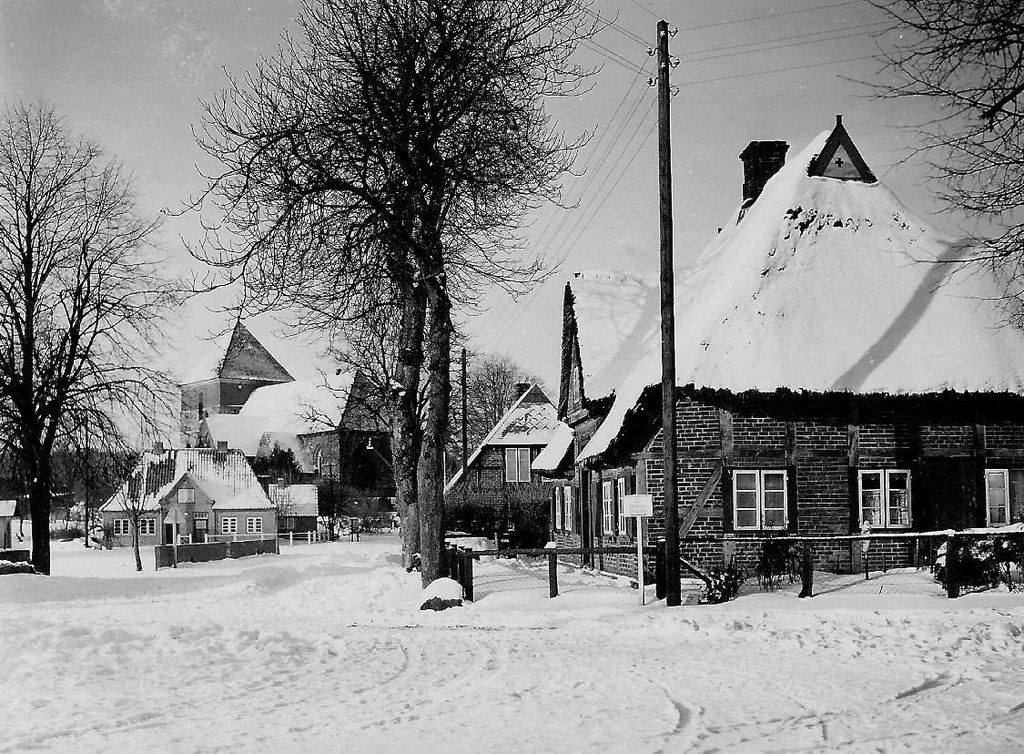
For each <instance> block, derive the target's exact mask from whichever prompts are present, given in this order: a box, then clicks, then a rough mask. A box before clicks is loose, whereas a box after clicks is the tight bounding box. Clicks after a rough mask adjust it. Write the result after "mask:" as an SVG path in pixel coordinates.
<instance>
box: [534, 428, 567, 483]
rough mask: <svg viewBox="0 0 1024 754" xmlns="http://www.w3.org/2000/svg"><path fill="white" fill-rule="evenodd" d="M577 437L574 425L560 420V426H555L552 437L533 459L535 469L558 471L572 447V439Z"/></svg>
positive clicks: (547, 471)
mask: <svg viewBox="0 0 1024 754" xmlns="http://www.w3.org/2000/svg"><path fill="white" fill-rule="evenodd" d="M575 437H576V431H575V430H574V429H573V428H572V427H570V426H569V425H568V424H566V423H565V422H558V426H557V427H555V432H554V434H553V435H551V439H550V440H548V444H547V445H546V446H545V447H544V450H542V451H541V452H540V453H539V454H538V455H537V457H536V458H534V459H533V469H534V471H539V472H542V473H554V472H556V471H558V469H559V468H560V467H561V465H562V462H563V461H564V460H565V456H566V454H567V453H568V452H569V448H571V447H572V441H573V439H574V438H575Z"/></svg>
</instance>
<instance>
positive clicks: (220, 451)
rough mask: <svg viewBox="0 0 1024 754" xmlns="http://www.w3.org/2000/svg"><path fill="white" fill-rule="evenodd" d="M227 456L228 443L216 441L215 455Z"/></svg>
mask: <svg viewBox="0 0 1024 754" xmlns="http://www.w3.org/2000/svg"><path fill="white" fill-rule="evenodd" d="M227 454H228V441H227V440H217V455H218V456H226V455H227Z"/></svg>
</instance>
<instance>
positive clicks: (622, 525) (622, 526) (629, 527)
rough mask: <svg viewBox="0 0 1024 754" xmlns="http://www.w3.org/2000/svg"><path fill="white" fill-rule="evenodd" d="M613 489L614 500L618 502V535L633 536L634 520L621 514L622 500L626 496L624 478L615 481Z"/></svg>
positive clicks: (634, 533)
mask: <svg viewBox="0 0 1024 754" xmlns="http://www.w3.org/2000/svg"><path fill="white" fill-rule="evenodd" d="M615 487H616V489H615V493H616V500H618V501H619V534H625V535H628V536H635V535H636V532H635V531H634V529H635V527H636V520H635V519H633V518H630V517H629V516H626V515H624V514H623V513H622V498H624V497H625V496H626V495H627V494H628V493H627V492H626V477H620V478H619V479H616V480H615Z"/></svg>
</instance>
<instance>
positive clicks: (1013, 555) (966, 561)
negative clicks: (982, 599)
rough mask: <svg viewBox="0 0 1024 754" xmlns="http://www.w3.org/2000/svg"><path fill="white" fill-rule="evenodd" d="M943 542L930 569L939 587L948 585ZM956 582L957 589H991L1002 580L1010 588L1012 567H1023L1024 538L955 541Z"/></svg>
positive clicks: (945, 546) (945, 553)
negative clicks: (958, 586)
mask: <svg viewBox="0 0 1024 754" xmlns="http://www.w3.org/2000/svg"><path fill="white" fill-rule="evenodd" d="M947 547H948V545H947V544H944V545H942V546H941V547H940V548H939V551H938V554H937V556H936V558H935V565H934V566H933V570H934V572H935V580H936V581H938V582H939V583H940V584H942V588H943V589H947V588H948V587H949V583H948V582H949V579H948V575H949V574H948V570H947V568H946V563H947V560H948V559H947V552H946V550H947ZM955 555H956V558H955V561H956V563H957V569H956V570H957V574H956V575H957V583H958V584H959V585H960V588H961V589H991V588H993V587H997V586H999V583H1000V582H1003V583H1005V584H1006V585H1007V587H1009V588H1010V589H1012V588H1013V571H1014V570H1015V567H1016V568H1017V569H1020V568H1021V567H1022V566H1024V541H1022V540H1019V539H1013V540H1011V539H1003V538H994V539H979V540H974V541H968V540H965V539H957V540H956V552H955Z"/></svg>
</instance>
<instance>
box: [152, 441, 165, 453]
mask: <svg viewBox="0 0 1024 754" xmlns="http://www.w3.org/2000/svg"><path fill="white" fill-rule="evenodd" d="M153 454H154V455H158V456H162V455H163V454H164V444H163V443H162V442H161V441H160V440H156V441H155V442H154V443H153Z"/></svg>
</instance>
